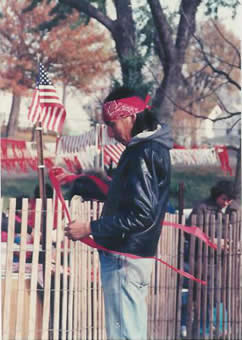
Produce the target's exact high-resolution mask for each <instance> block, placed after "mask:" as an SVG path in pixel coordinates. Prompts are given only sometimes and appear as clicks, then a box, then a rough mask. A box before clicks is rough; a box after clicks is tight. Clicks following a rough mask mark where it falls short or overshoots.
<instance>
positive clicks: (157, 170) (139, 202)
mask: <svg viewBox="0 0 242 340" xmlns="http://www.w3.org/2000/svg"><path fill="white" fill-rule="evenodd" d="M161 130H162V129H161ZM162 131H164V129H163V130H162ZM163 137H164V132H163V135H162V133H161V132H160V131H159V133H154V134H153V135H152V136H149V138H143V136H142V137H141V138H134V141H131V143H130V144H129V145H128V146H127V148H126V150H125V151H124V152H123V154H122V156H121V158H120V161H119V164H118V167H117V169H116V171H115V177H114V178H113V180H112V183H111V187H110V189H109V193H108V198H107V200H106V202H105V204H104V208H103V212H102V216H101V218H100V219H99V220H96V221H92V222H91V229H92V235H93V236H94V239H95V241H96V242H97V243H98V244H100V245H102V246H104V247H106V248H109V249H112V250H116V251H120V252H125V253H131V254H136V255H139V256H153V255H154V254H155V252H156V248H157V243H158V240H159V237H160V233H161V229H162V225H161V223H162V221H163V219H164V215H165V212H166V208H167V203H168V195H169V184H170V172H171V171H170V154H169V148H170V147H171V146H172V142H171V139H170V135H169V138H167V137H168V135H167V131H166V133H165V138H163Z"/></svg>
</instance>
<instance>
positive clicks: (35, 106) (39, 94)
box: [28, 64, 66, 133]
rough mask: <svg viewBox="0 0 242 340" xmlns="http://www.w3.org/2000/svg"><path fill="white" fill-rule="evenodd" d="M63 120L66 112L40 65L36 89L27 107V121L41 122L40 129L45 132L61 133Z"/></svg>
mask: <svg viewBox="0 0 242 340" xmlns="http://www.w3.org/2000/svg"><path fill="white" fill-rule="evenodd" d="M65 118H66V110H65V108H64V106H63V105H62V104H61V102H60V99H59V97H58V96H57V93H56V90H55V88H54V86H53V85H52V83H51V81H50V80H49V78H48V75H47V72H46V71H45V69H44V66H43V65H42V64H40V66H39V76H38V80H37V87H36V89H35V91H34V94H33V97H32V102H31V105H30V107H29V112H28V119H29V120H31V121H32V122H33V123H34V124H36V123H37V122H41V123H42V127H43V128H44V129H46V130H51V131H55V132H58V133H61V131H62V128H63V124H64V122H65Z"/></svg>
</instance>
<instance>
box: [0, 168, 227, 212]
mask: <svg viewBox="0 0 242 340" xmlns="http://www.w3.org/2000/svg"><path fill="white" fill-rule="evenodd" d="M222 178H227V179H231V180H233V177H230V176H229V175H227V176H225V175H224V173H223V172H222V171H221V169H220V168H198V167H193V168H192V167H186V168H184V167H183V168H173V171H172V177H171V195H170V199H171V203H172V205H173V206H174V207H175V208H176V209H177V208H178V188H179V183H182V182H183V183H184V207H185V208H191V207H192V204H193V202H194V201H197V200H200V199H203V198H205V197H207V196H208V195H209V191H210V188H211V186H212V185H214V183H215V182H216V181H217V180H219V179H222ZM46 182H48V178H46ZM36 185H38V177H37V174H36V173H32V174H28V175H27V176H26V175H25V176H21V177H20V176H16V174H15V175H14V174H9V175H6V174H5V175H3V176H2V180H1V196H2V197H17V196H21V195H23V196H26V197H27V196H28V197H33V192H34V188H35V186H36Z"/></svg>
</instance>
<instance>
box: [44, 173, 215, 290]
mask: <svg viewBox="0 0 242 340" xmlns="http://www.w3.org/2000/svg"><path fill="white" fill-rule="evenodd" d="M54 170H55V169H50V170H49V178H50V181H51V183H52V185H53V187H54V189H55V190H56V195H57V197H58V198H59V199H60V201H61V204H62V207H63V210H64V212H65V213H66V216H67V219H68V221H69V223H71V216H70V213H69V210H68V209H67V206H66V204H65V200H64V197H63V195H62V192H61V189H60V183H59V181H58V179H57V177H56V174H55V171H54ZM163 225H167V226H168V225H169V226H172V227H175V228H178V229H181V230H183V231H185V232H186V233H189V234H191V235H193V236H196V237H198V238H199V239H201V240H202V241H204V242H205V243H206V244H207V245H208V246H210V247H212V248H214V249H216V248H217V246H216V245H215V244H213V243H212V242H211V241H210V240H209V238H208V236H207V235H206V234H204V233H203V232H202V230H201V229H199V228H198V227H195V226H192V227H187V226H184V225H181V224H176V223H171V222H166V221H164V222H163ZM80 241H81V242H83V243H85V244H86V245H88V246H90V247H92V248H96V249H98V250H103V251H106V252H109V253H113V254H118V255H124V256H127V257H129V258H132V259H140V258H144V257H143V256H138V255H134V254H129V253H121V252H118V251H115V250H110V249H107V248H105V247H103V246H101V245H99V244H97V243H96V242H95V241H94V240H93V239H92V238H91V237H90V236H87V237H84V238H82V239H80ZM145 258H151V259H154V260H156V261H158V262H161V263H163V264H165V265H166V266H167V267H169V268H170V269H172V270H174V271H175V272H176V273H178V274H180V275H182V276H184V277H186V278H188V279H191V280H193V281H196V282H198V283H200V284H203V285H206V284H207V282H206V281H203V280H200V279H198V278H196V277H195V276H193V275H191V274H189V273H187V272H185V271H183V270H181V269H178V268H175V267H174V266H172V265H170V264H169V263H167V262H165V261H163V260H161V259H160V258H158V257H155V256H149V257H145Z"/></svg>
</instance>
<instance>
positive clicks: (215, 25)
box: [212, 20, 241, 68]
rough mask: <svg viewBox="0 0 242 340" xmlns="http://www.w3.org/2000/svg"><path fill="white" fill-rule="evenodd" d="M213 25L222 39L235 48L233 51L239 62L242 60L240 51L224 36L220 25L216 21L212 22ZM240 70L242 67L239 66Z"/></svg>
mask: <svg viewBox="0 0 242 340" xmlns="http://www.w3.org/2000/svg"><path fill="white" fill-rule="evenodd" d="M212 23H213V25H214V27H215V28H216V30H217V32H218V33H219V35H220V36H221V37H222V39H223V40H224V41H225V42H226V43H227V44H228V45H229V46H231V47H232V48H233V50H235V53H236V54H237V56H238V58H239V61H240V59H241V56H240V50H239V49H238V48H237V47H236V46H235V45H234V44H232V42H231V41H230V40H228V39H227V38H226V37H225V36H224V34H223V33H222V32H221V30H220V29H219V27H218V25H217V24H216V23H215V21H214V20H212ZM239 68H240V66H239Z"/></svg>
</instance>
